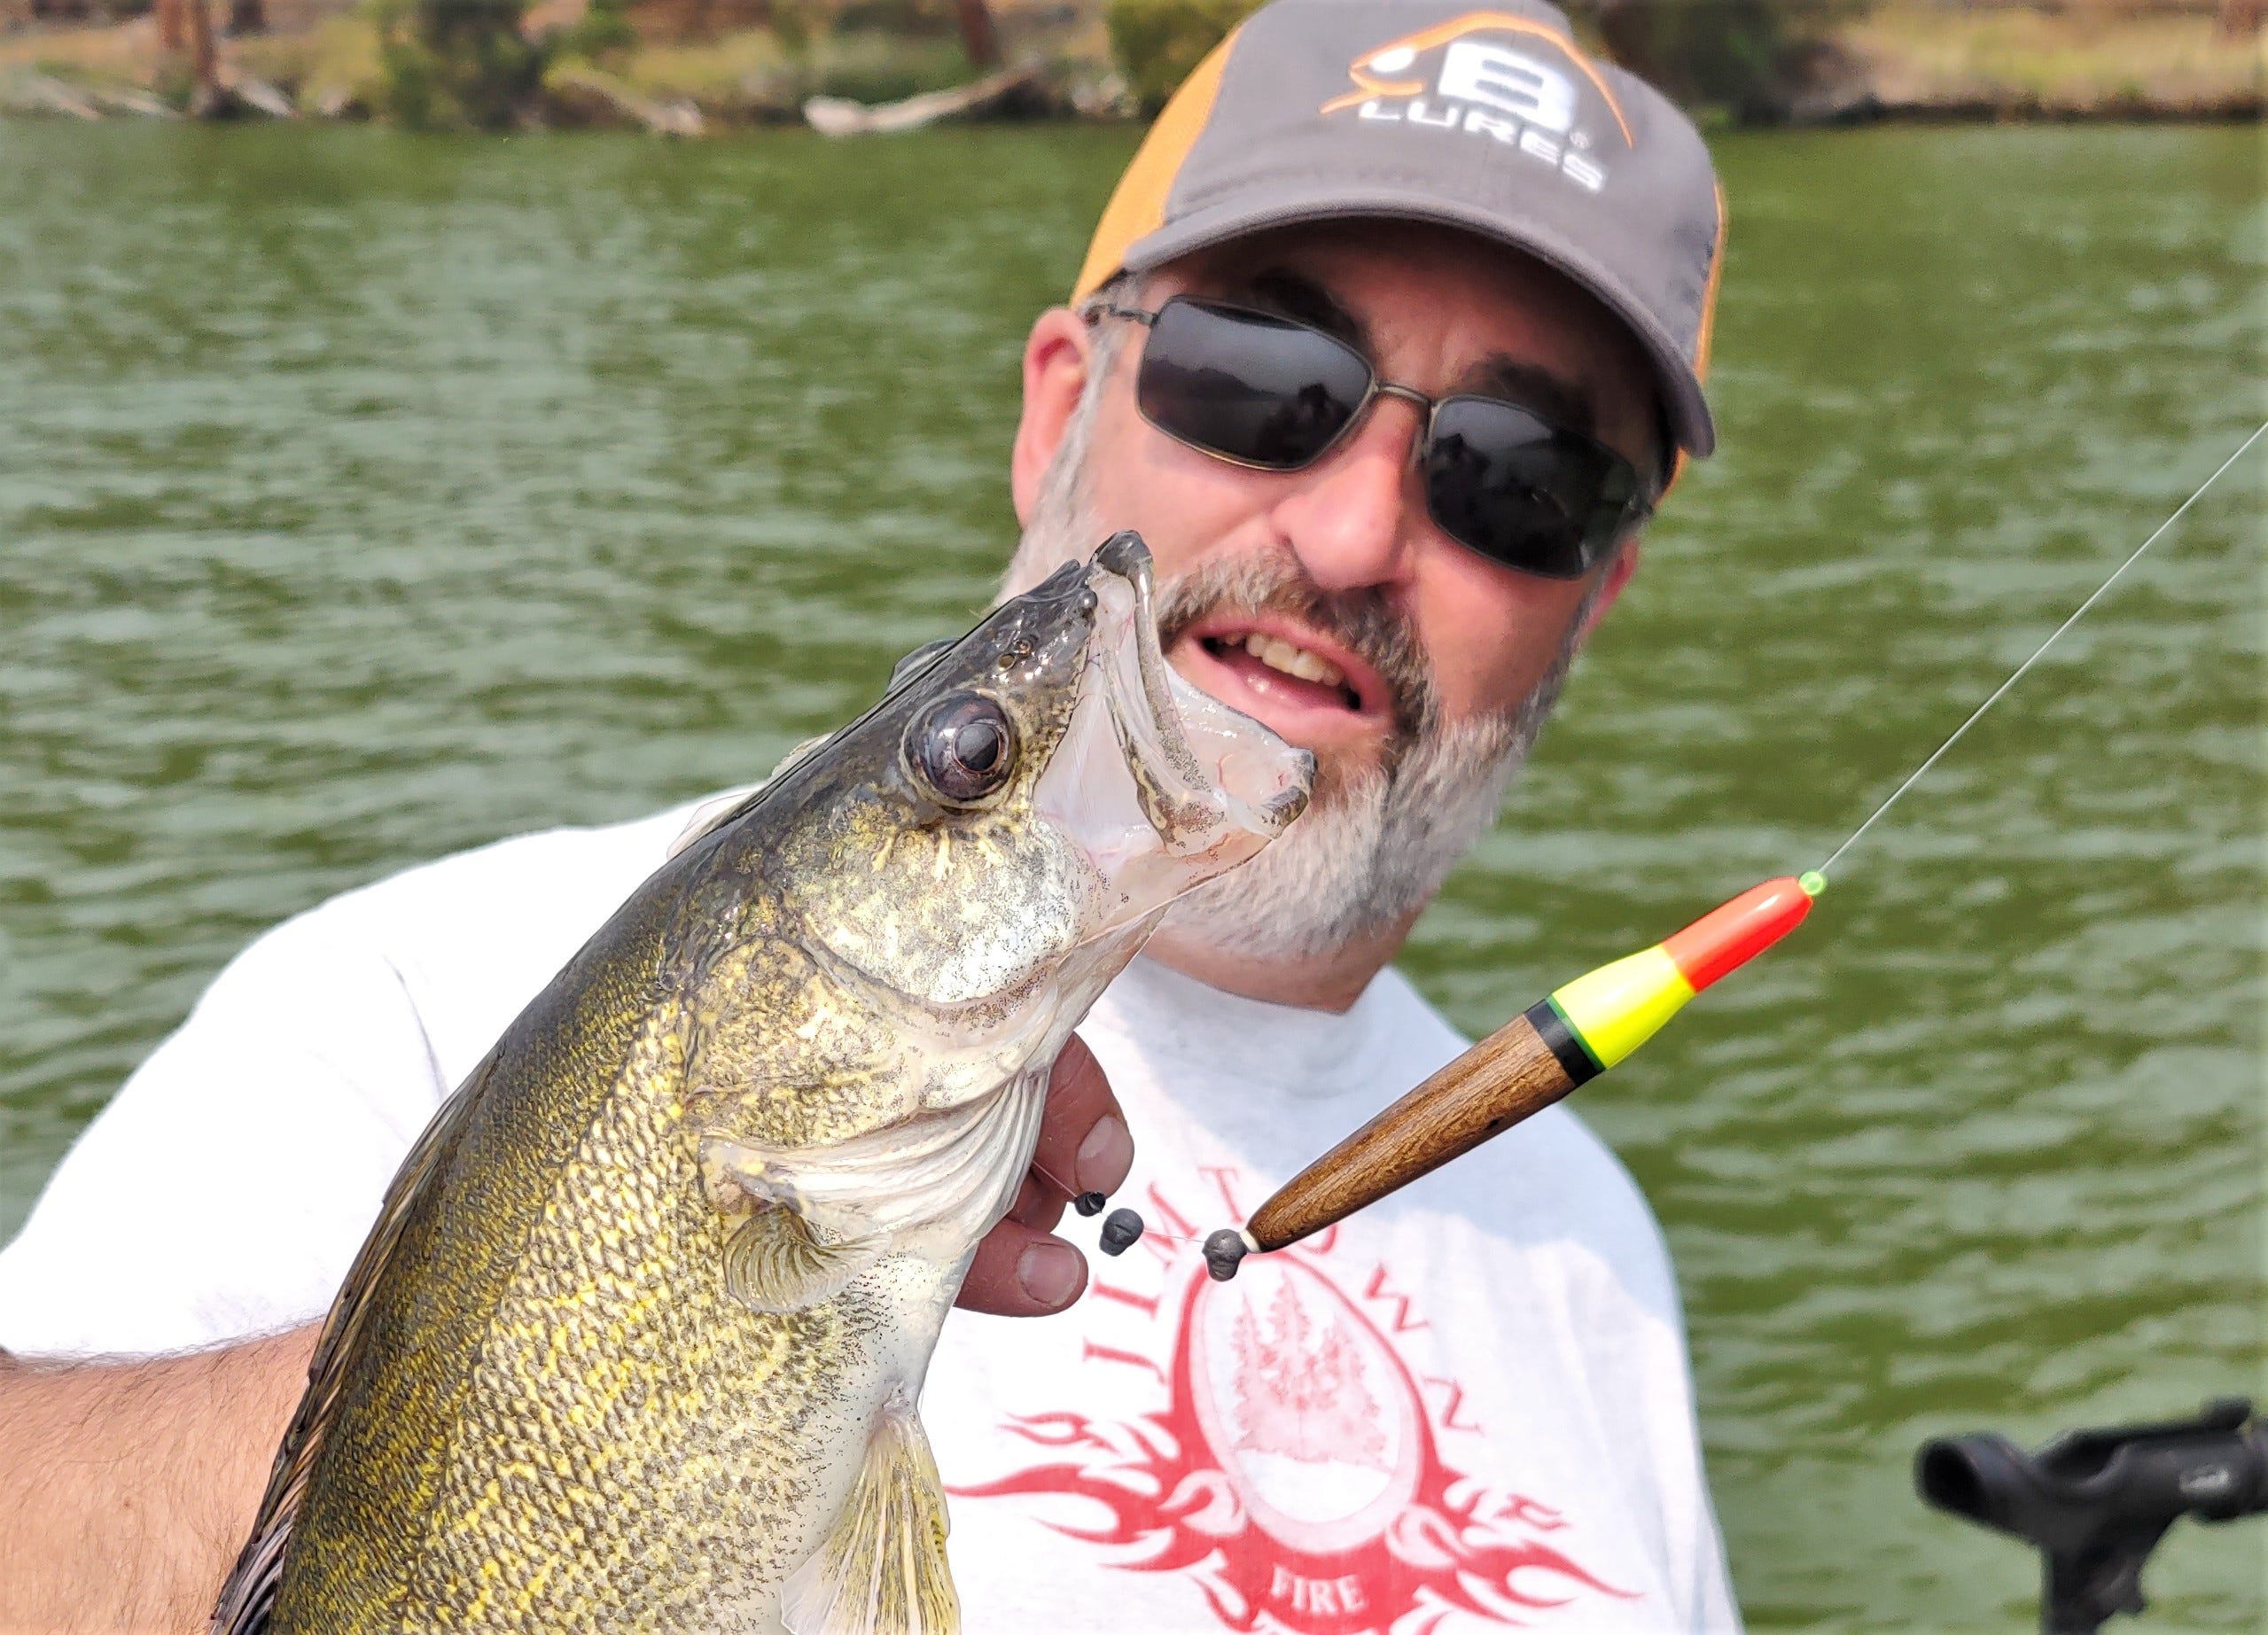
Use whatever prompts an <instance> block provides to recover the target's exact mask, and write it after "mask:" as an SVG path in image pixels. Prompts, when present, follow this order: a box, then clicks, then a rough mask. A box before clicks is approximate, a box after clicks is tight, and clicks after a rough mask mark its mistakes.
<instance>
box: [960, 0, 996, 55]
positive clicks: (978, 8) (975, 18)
mask: <svg viewBox="0 0 2268 1635" xmlns="http://www.w3.org/2000/svg"><path fill="white" fill-rule="evenodd" d="M955 6H956V8H957V9H958V10H959V12H960V13H961V47H962V49H963V51H967V52H968V53H969V62H970V66H972V67H978V68H992V67H997V66H999V64H1000V35H998V34H996V33H994V30H993V14H992V12H991V10H990V9H989V8H988V7H986V4H985V0H955Z"/></svg>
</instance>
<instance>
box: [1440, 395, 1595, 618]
mask: <svg viewBox="0 0 2268 1635" xmlns="http://www.w3.org/2000/svg"><path fill="white" fill-rule="evenodd" d="M1423 465H1424V478H1425V501H1426V507H1427V509H1428V510H1430V512H1431V514H1432V517H1433V520H1434V521H1435V522H1436V523H1438V525H1439V526H1440V528H1441V531H1442V532H1443V533H1446V534H1447V535H1448V536H1449V537H1450V538H1451V539H1454V540H1455V541H1457V542H1458V543H1460V544H1461V545H1466V546H1469V547H1470V548H1471V549H1474V550H1477V551H1478V552H1480V554H1481V555H1482V556H1484V557H1490V558H1492V559H1493V560H1494V561H1497V562H1501V563H1503V564H1506V565H1507V566H1508V567H1515V568H1518V569H1521V570H1522V571H1523V572H1529V573H1539V574H1542V575H1544V576H1546V577H1547V578H1551V579H1578V578H1580V577H1581V576H1582V575H1583V574H1584V573H1585V572H1586V571H1588V569H1589V568H1590V566H1591V564H1593V563H1594V562H1595V561H1596V560H1597V559H1598V557H1599V556H1600V555H1601V554H1602V552H1603V551H1604V550H1605V549H1606V547H1607V545H1608V544H1609V542H1610V541H1612V540H1613V537H1614V532H1615V529H1616V527H1617V526H1619V524H1620V521H1621V518H1622V516H1623V512H1624V510H1625V506H1626V504H1627V502H1628V501H1629V499H1630V497H1631V493H1632V489H1633V479H1632V478H1631V475H1630V469H1629V466H1628V464H1627V463H1625V462H1624V461H1623V460H1621V459H1620V458H1618V457H1617V456H1616V455H1612V454H1610V453H1609V452H1608V451H1607V450H1605V449H1603V448H1599V447H1598V446H1597V445H1596V444H1594V443H1591V442H1589V441H1588V440H1585V439H1583V438H1578V437H1574V436H1570V435H1569V434H1567V433H1565V432H1561V431H1559V430H1558V429H1557V428H1556V427H1555V426H1553V425H1551V424H1548V423H1547V422H1546V421H1543V420H1539V419H1538V418H1537V417H1535V416H1533V415H1531V414H1530V413H1528V412H1527V411H1526V410H1525V409H1519V408H1516V407H1515V406H1514V405H1512V404H1510V403H1503V402H1498V401H1493V400H1492V399H1488V398H1471V397H1457V398H1451V399H1449V400H1448V401H1446V402H1444V403H1443V404H1442V405H1441V407H1440V408H1439V409H1438V411H1436V413H1435V415H1434V417H1433V437H1432V440H1431V441H1430V443H1429V444H1428V445H1427V447H1426V450H1425V457H1424V462H1423Z"/></svg>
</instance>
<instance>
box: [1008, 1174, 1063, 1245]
mask: <svg viewBox="0 0 2268 1635" xmlns="http://www.w3.org/2000/svg"><path fill="white" fill-rule="evenodd" d="M1008 1218H1009V1219H1010V1220H1015V1221H1021V1222H1022V1223H1023V1224H1024V1225H1025V1226H1035V1227H1037V1228H1038V1229H1039V1230H1040V1231H1041V1232H1053V1231H1054V1230H1055V1229H1056V1222H1057V1221H1059V1220H1061V1219H1062V1218H1064V1195H1063V1194H1062V1193H1060V1192H1058V1191H1057V1190H1056V1188H1055V1187H1054V1186H1053V1185H1052V1184H1050V1183H1049V1182H1048V1181H1045V1180H1041V1179H1040V1176H1039V1175H1038V1174H1036V1173H1033V1174H1027V1175H1026V1176H1025V1178H1024V1184H1023V1186H1022V1187H1018V1188H1017V1194H1016V1203H1015V1207H1013V1208H1012V1209H1010V1210H1009V1211H1008Z"/></svg>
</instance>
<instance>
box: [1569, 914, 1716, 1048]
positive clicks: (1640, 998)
mask: <svg viewBox="0 0 2268 1635" xmlns="http://www.w3.org/2000/svg"><path fill="white" fill-rule="evenodd" d="M1693 992H1694V990H1693V984H1691V983H1690V982H1687V980H1686V979H1685V974H1684V973H1683V972H1682V971H1680V970H1679V969H1678V967H1677V962H1676V961H1674V960H1672V958H1671V957H1670V954H1669V950H1668V949H1666V948H1664V947H1662V946H1660V945H1659V944H1656V946H1653V947H1651V948H1648V949H1646V950H1645V951H1644V952H1643V953H1640V954H1632V955H1630V956H1629V957H1628V958H1627V959H1620V960H1617V961H1616V962H1614V963H1613V964H1611V965H1602V966H1600V967H1599V969H1596V970H1594V971H1590V972H1588V973H1586V974H1585V975H1583V976H1580V977H1577V978H1576V979H1575V980H1574V981H1572V982H1570V983H1569V984H1568V985H1566V986H1565V987H1563V988H1558V989H1555V990H1554V991H1553V993H1552V996H1551V1003H1552V1007H1553V1008H1555V1010H1557V1011H1558V1012H1559V1014H1560V1015H1561V1016H1563V1017H1565V1018H1566V1019H1567V1025H1568V1027H1569V1029H1570V1031H1571V1032H1573V1033H1574V1035H1575V1037H1576V1038H1577V1039H1580V1040H1581V1041H1582V1044H1583V1047H1584V1048H1585V1049H1586V1050H1587V1051H1589V1052H1590V1053H1591V1055H1593V1057H1594V1058H1595V1059H1596V1060H1597V1062H1598V1063H1599V1065H1600V1067H1602V1068H1609V1067H1612V1066H1613V1065H1614V1064H1615V1063H1617V1062H1619V1061H1621V1060H1622V1059H1623V1058H1624V1057H1625V1056H1626V1055H1629V1054H1630V1053H1631V1052H1632V1051H1633V1050H1635V1049H1637V1048H1638V1047H1639V1046H1641V1045H1642V1044H1644V1043H1645V1042H1646V1041H1647V1040H1648V1039H1651V1038H1653V1037H1654V1035H1655V1034H1656V1032H1659V1031H1660V1029H1661V1026H1662V1024H1664V1022H1667V1021H1668V1020H1669V1019H1670V1018H1671V1017H1672V1016H1676V1015H1677V1014H1678V1012H1679V1011H1680V1010H1681V1009H1683V1008H1685V1003H1686V1001H1687V1000H1689V999H1691V998H1692V997H1693Z"/></svg>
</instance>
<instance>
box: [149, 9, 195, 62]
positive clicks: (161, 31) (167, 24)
mask: <svg viewBox="0 0 2268 1635" xmlns="http://www.w3.org/2000/svg"><path fill="white" fill-rule="evenodd" d="M182 7H183V0H157V5H156V8H155V9H156V11H157V13H158V44H159V45H160V47H161V48H163V49H164V50H166V51H186V50H187V49H188V47H189V35H188V24H187V21H186V19H184V18H183V15H182Z"/></svg>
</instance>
